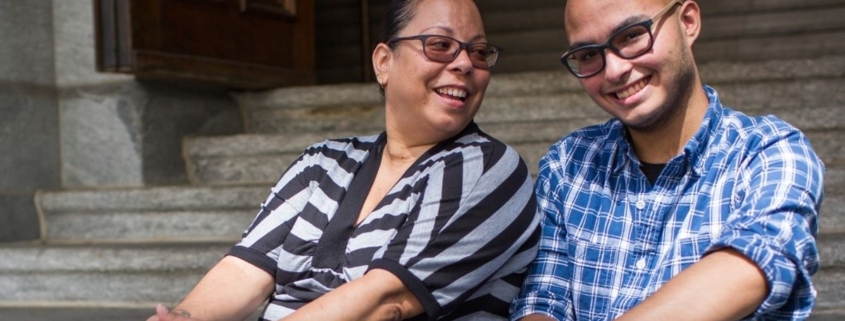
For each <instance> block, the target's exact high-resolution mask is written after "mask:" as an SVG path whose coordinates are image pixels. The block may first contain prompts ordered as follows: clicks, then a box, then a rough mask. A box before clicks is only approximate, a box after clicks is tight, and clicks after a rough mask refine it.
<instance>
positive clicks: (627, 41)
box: [560, 0, 684, 78]
mask: <svg viewBox="0 0 845 321" xmlns="http://www.w3.org/2000/svg"><path fill="white" fill-rule="evenodd" d="M683 2H684V0H673V1H672V3H670V4H669V5H668V6H666V7H665V8H663V9H662V10H660V12H658V13H657V14H656V15H654V17H653V18H651V20H646V21H643V22H638V23H635V24H631V25H628V26H626V27H624V28H622V29H620V30H619V31H617V32H614V33H613V34H612V35H610V39H608V40H607V42H606V43H604V44H602V45H586V46H581V47H578V48H574V49H572V50H569V51H567V52H566V53H564V54H563V55H562V56H561V57H560V62H561V63H563V65H564V66H566V68H567V69H569V71H571V72H572V74H574V75H575V77H578V78H587V77H590V76H593V75H595V74H598V73H599V72H601V71H602V70H603V69H604V65H605V49H610V50H612V51H613V52H614V53H616V55H617V56H619V57H622V58H625V59H634V58H637V57H639V56H642V55H643V54H645V53H646V52H648V51H649V50H651V47H652V46H653V45H654V35H653V34H652V33H653V30H652V28H653V27H654V26H655V25H656V24H655V22H656V21H660V18H662V16H663V15H664V14H666V13H667V12H669V10H671V9H672V8H674V7H675V5H680V4H683Z"/></svg>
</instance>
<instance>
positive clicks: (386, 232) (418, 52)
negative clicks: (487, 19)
mask: <svg viewBox="0 0 845 321" xmlns="http://www.w3.org/2000/svg"><path fill="white" fill-rule="evenodd" d="M385 30H386V31H385V34H384V35H383V36H382V38H381V42H380V43H379V44H378V46H377V47H376V48H375V50H374V52H373V67H374V69H375V73H376V75H377V79H378V82H379V85H380V86H381V88H382V90H383V94H384V98H385V105H386V106H385V108H386V112H385V118H386V131H385V132H384V133H382V134H380V135H376V136H367V137H352V138H348V139H340V140H329V141H326V142H323V143H320V144H316V145H313V146H311V147H309V148H308V149H307V150H306V151H305V153H303V155H302V156H300V158H299V159H298V160H297V161H296V162H294V164H293V165H291V167H290V168H289V169H288V170H287V172H286V173H285V174H284V175H283V177H282V178H281V180H280V181H279V182H278V184H277V185H276V186H275V187H274V188H273V191H272V193H271V194H270V196H269V197H268V199H267V200H266V201H265V202H264V203H263V204H262V210H261V212H259V214H258V216H257V217H256V219H255V221H254V222H253V224H252V225H251V226H250V227H249V229H248V230H247V231H246V232H245V234H244V238H243V240H242V241H241V242H240V243H239V244H237V245H236V246H235V247H233V248H232V250H231V251H230V252H229V253H228V255H227V256H226V257H225V258H224V259H223V260H221V262H220V263H218V264H217V265H216V266H215V267H214V268H213V269H212V270H211V271H209V273H208V274H207V275H206V276H205V277H204V278H203V279H202V280H201V281H200V282H199V284H198V285H197V286H196V287H195V288H194V290H192V291H191V293H190V294H189V295H188V296H187V297H186V298H185V300H184V301H183V302H182V303H181V304H179V306H178V307H177V309H174V311H171V312H170V313H168V311H167V310H166V309H165V308H163V307H161V306H159V308H158V309H157V310H158V311H157V315H156V316H153V317H151V318H150V319H149V320H191V318H193V319H196V320H235V319H237V320H241V319H243V318H245V317H246V316H248V315H249V314H250V312H252V311H254V310H255V309H256V308H257V307H258V306H260V305H261V304H262V303H263V302H264V301H265V300H267V298H268V296H269V304H268V306H267V308H266V309H265V310H264V312H263V315H262V320H278V319H282V318H284V320H306V319H307V320H321V321H328V320H376V319H377V320H403V319H428V320H448V319H457V318H461V317H464V318H468V319H473V320H479V319H503V318H504V317H506V316H507V307H508V304H509V303H510V300H511V298H512V297H513V295H515V294H516V292H517V291H518V287H519V286H520V284H521V282H522V278H523V276H524V272H525V267H526V266H527V265H528V263H529V262H530V260H531V259H532V258H533V256H534V254H535V251H536V249H535V245H536V242H537V233H536V226H537V223H538V220H537V219H535V213H534V211H535V204H534V198H533V192H532V187H531V181H530V176H529V173H528V171H527V168H526V166H525V164H524V163H523V162H522V160H521V159H520V158H519V156H518V155H517V154H516V152H515V151H514V150H513V149H511V148H509V147H507V146H506V145H504V144H502V143H501V142H499V141H496V140H494V139H493V138H491V137H490V136H488V135H486V134H485V133H483V132H481V131H480V130H479V129H478V126H476V125H475V124H474V123H473V122H472V119H473V117H474V116H475V113H476V112H477V111H478V108H479V106H480V105H481V101H482V98H483V96H484V91H485V90H486V88H487V84H488V82H489V80H490V72H489V70H488V68H490V67H492V66H493V65H494V64H495V61H496V58H497V57H498V48H496V47H495V46H492V45H488V44H487V41H486V37H485V35H484V31H483V26H482V22H481V16H480V14H479V12H478V9H477V8H476V6H475V4H474V3H473V2H472V0H401V1H393V2H392V3H391V5H390V7H389V9H388V13H387V17H386V28H385ZM495 316H498V317H495Z"/></svg>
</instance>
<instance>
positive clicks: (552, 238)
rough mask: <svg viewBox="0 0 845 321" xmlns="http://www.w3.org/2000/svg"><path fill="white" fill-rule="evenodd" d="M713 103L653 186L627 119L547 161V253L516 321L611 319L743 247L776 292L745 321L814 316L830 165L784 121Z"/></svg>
mask: <svg viewBox="0 0 845 321" xmlns="http://www.w3.org/2000/svg"><path fill="white" fill-rule="evenodd" d="M704 89H705V91H706V92H707V95H708V98H709V100H710V106H709V107H708V111H707V114H706V116H705V118H704V120H703V123H702V126H701V128H700V130H699V131H698V132H697V133H696V135H695V136H694V137H693V138H692V139H691V140H690V141H689V142H688V143H687V144H686V146H685V147H684V149H683V151H682V152H681V153H680V155H678V156H676V157H675V158H673V159H672V160H670V161H669V163H667V164H666V167H665V168H664V169H663V171H662V172H661V174H660V176H659V178H658V179H657V181H656V182H655V184H654V185H652V184H651V183H649V182H648V180H647V179H646V177H645V176H644V175H643V174H642V172H641V171H640V169H639V168H640V162H639V160H638V159H637V157H636V156H635V155H634V152H633V148H632V146H631V145H630V144H629V143H628V141H627V139H626V132H625V129H624V126H623V125H622V124H621V123H620V122H619V121H618V120H615V119H614V120H610V121H608V122H607V123H604V124H601V125H596V126H591V127H587V128H584V129H582V130H579V131H576V132H574V133H572V134H570V135H568V136H566V137H565V138H563V139H562V140H560V141H559V142H558V143H556V144H555V145H553V146H552V147H551V148H550V150H549V152H548V154H547V155H546V156H545V157H544V158H543V159H542V160H541V161H540V173H539V177H538V179H537V182H536V184H535V191H536V193H537V197H538V211H539V214H540V215H542V216H543V217H544V218H543V221H541V229H542V238H541V241H540V250H539V254H538V256H537V258H536V259H535V261H534V263H532V265H531V267H530V268H529V275H528V277H527V279H526V282H525V284H524V285H523V288H522V291H521V293H520V295H519V297H518V298H517V299H516V300H514V302H513V304H512V306H511V313H512V315H511V319H512V320H516V319H519V318H522V317H524V316H526V315H529V314H534V313H539V314H545V315H549V316H553V317H554V318H556V319H558V320H612V319H614V318H616V317H618V316H620V315H621V314H622V313H624V312H625V311H627V310H629V309H631V308H633V307H634V306H635V305H636V304H637V303H639V302H641V301H643V300H644V299H646V298H647V297H648V296H649V295H651V294H652V293H654V292H655V291H656V290H657V289H659V288H660V286H661V285H663V284H665V283H666V282H667V281H668V280H669V279H670V278H672V277H673V276H675V275H677V274H678V273H680V272H681V271H683V270H684V269H685V268H687V267H689V266H690V265H692V264H694V263H695V262H697V261H698V260H699V259H700V258H701V257H702V255H704V254H706V253H709V252H712V251H716V250H719V249H723V248H733V249H736V250H737V251H739V252H741V253H743V254H744V255H746V256H747V257H748V258H750V259H751V260H753V261H754V262H756V263H757V265H758V266H759V267H760V268H761V269H762V270H763V271H764V273H765V275H766V278H767V281H768V284H769V287H770V289H771V291H770V293H769V294H768V296H767V298H766V299H765V301H764V302H763V304H762V305H761V306H760V307H759V308H758V309H757V311H756V312H755V313H754V314H753V315H751V316H749V317H748V318H747V320H802V319H805V318H807V317H808V316H809V314H810V311H811V309H812V307H813V302H814V298H815V294H816V292H815V290H814V288H813V285H812V280H811V276H812V275H813V274H814V273H815V272H816V270H817V269H818V266H819V263H818V262H819V257H818V251H817V248H816V243H815V235H816V233H817V232H818V222H817V219H818V212H819V208H820V205H821V202H822V198H823V190H822V177H823V173H824V165H823V164H822V162H821V161H820V160H819V159H818V157H817V156H816V154H815V153H814V152H813V149H812V148H811V146H810V143H809V142H808V141H807V139H806V137H805V136H804V135H803V134H802V133H801V132H800V131H798V130H797V129H795V128H794V127H792V126H790V125H788V124H787V123H785V122H784V121H782V120H779V119H777V118H776V117H774V116H766V117H749V116H746V115H744V114H742V113H739V112H736V111H733V110H730V109H728V108H723V107H722V105H721V103H720V101H719V97H718V95H717V93H716V91H715V90H713V89H712V88H710V87H707V86H705V88H704Z"/></svg>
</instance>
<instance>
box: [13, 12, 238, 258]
mask: <svg viewBox="0 0 845 321" xmlns="http://www.w3.org/2000/svg"><path fill="white" fill-rule="evenodd" d="M0 43H2V44H3V45H2V46H0V112H2V116H0V150H2V151H3V152H2V153H3V156H2V157H0V222H2V224H0V242H3V241H22V240H33V239H38V238H39V236H40V235H39V222H38V216H37V214H36V210H35V206H34V205H33V204H34V203H33V195H34V192H35V191H36V190H39V189H60V188H101V187H112V186H148V185H173V184H186V183H187V182H188V180H187V174H186V170H185V162H184V159H183V157H182V147H181V141H182V139H183V138H184V137H185V136H190V135H227V134H236V133H239V132H241V131H242V127H243V122H242V120H241V116H240V112H239V110H238V109H237V106H236V105H235V102H234V101H233V100H232V98H231V96H230V93H229V92H228V91H227V90H225V89H223V88H209V87H200V86H196V85H189V84H170V83H163V82H160V81H152V80H138V79H135V78H134V77H132V76H129V75H119V74H104V73H99V72H97V71H96V67H95V41H94V17H93V0H28V1H17V0H0Z"/></svg>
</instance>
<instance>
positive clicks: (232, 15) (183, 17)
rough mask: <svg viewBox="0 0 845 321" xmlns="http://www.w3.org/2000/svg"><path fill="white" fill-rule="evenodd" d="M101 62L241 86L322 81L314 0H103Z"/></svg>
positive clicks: (98, 8)
mask: <svg viewBox="0 0 845 321" xmlns="http://www.w3.org/2000/svg"><path fill="white" fill-rule="evenodd" d="M94 10H95V17H96V31H97V32H96V43H97V44H96V46H97V67H98V69H99V70H100V71H105V72H121V73H130V74H134V75H136V76H138V77H141V78H155V79H166V80H179V81H193V82H202V83H210V84H216V85H223V86H226V87H229V88H236V89H265V88H272V87H280V86H293V85H307V84H313V83H315V72H314V55H315V54H314V4H313V0H95V8H94Z"/></svg>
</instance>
